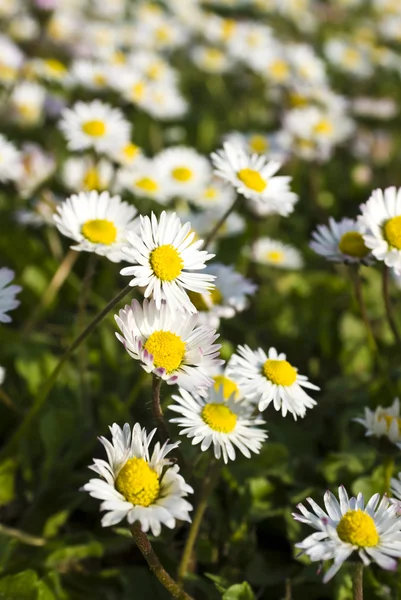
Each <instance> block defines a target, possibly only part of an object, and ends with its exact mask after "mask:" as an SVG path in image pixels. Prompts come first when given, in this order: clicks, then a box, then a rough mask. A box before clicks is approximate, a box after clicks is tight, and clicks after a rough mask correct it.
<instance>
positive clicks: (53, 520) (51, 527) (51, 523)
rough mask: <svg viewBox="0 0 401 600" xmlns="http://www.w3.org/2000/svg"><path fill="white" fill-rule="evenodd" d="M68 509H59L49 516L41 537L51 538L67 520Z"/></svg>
mask: <svg viewBox="0 0 401 600" xmlns="http://www.w3.org/2000/svg"><path fill="white" fill-rule="evenodd" d="M69 514H70V511H68V510H61V511H60V512H57V513H55V514H54V515H52V516H51V517H49V518H48V519H47V521H46V523H45V526H44V529H43V537H45V538H51V537H54V536H56V535H57V533H58V531H59V529H60V527H62V526H63V525H64V523H65V522H66V521H67V519H68V516H69Z"/></svg>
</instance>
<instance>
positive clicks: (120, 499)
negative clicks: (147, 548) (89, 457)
mask: <svg viewBox="0 0 401 600" xmlns="http://www.w3.org/2000/svg"><path fill="white" fill-rule="evenodd" d="M110 432H111V436H112V439H111V442H110V441H109V440H108V439H107V438H104V437H103V436H102V437H100V441H101V443H102V444H103V446H104V447H105V449H106V453H107V461H106V460H103V459H99V458H95V459H94V464H93V465H91V466H90V467H89V468H90V469H92V471H95V473H97V474H98V475H100V479H99V478H96V479H90V480H89V482H88V483H86V484H85V485H84V486H83V488H82V490H84V491H86V492H89V494H90V495H91V496H92V498H98V499H99V500H102V504H101V505H100V510H102V511H106V514H105V515H104V517H103V518H102V525H103V527H110V526H111V525H116V524H117V523H120V521H122V520H123V519H125V518H126V519H127V521H128V523H129V524H130V525H132V524H133V523H135V522H136V521H139V523H140V524H141V529H142V531H144V532H146V531H149V529H150V530H151V532H152V534H153V535H155V536H157V535H159V534H160V532H161V526H162V525H165V526H166V527H168V528H169V529H174V527H175V524H176V520H180V521H191V519H190V516H189V512H190V511H191V510H192V506H191V505H190V504H189V502H187V501H186V500H185V497H186V496H187V495H188V494H192V493H193V489H192V488H191V486H189V485H188V484H186V483H185V480H184V478H183V477H182V475H180V474H179V470H180V468H179V466H178V465H173V464H172V462H173V461H172V460H170V459H168V458H166V456H167V454H168V453H169V452H171V450H173V449H174V448H176V447H177V446H178V445H179V443H180V442H176V443H175V444H168V443H167V442H166V443H165V444H163V446H160V443H159V442H156V444H155V445H154V449H153V452H152V454H150V444H151V441H152V439H153V437H154V435H155V433H156V429H153V431H151V432H150V433H149V434H147V433H146V429H145V428H143V429H142V428H141V426H140V425H139V423H136V424H135V425H134V426H133V428H132V432H131V428H130V426H129V425H128V423H126V424H125V425H124V427H123V428H122V429H121V427H119V426H118V425H117V424H116V423H114V424H113V425H112V426H111V427H110Z"/></svg>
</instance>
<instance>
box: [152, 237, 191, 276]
mask: <svg viewBox="0 0 401 600" xmlns="http://www.w3.org/2000/svg"><path fill="white" fill-rule="evenodd" d="M150 266H151V267H152V269H153V272H154V274H155V275H156V277H158V278H159V279H161V280H162V281H173V280H174V279H176V278H177V277H178V276H179V275H180V274H181V271H182V268H183V266H184V261H183V260H182V258H181V256H180V255H179V254H178V252H177V250H176V249H175V248H174V246H172V245H171V244H164V245H163V246H159V247H158V248H155V249H154V250H153V252H152V253H151V255H150Z"/></svg>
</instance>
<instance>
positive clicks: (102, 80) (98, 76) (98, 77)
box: [93, 73, 107, 86]
mask: <svg viewBox="0 0 401 600" xmlns="http://www.w3.org/2000/svg"><path fill="white" fill-rule="evenodd" d="M93 81H94V82H95V83H96V84H97V85H101V86H103V85H106V83H107V79H106V77H105V76H104V75H103V73H95V74H94V76H93Z"/></svg>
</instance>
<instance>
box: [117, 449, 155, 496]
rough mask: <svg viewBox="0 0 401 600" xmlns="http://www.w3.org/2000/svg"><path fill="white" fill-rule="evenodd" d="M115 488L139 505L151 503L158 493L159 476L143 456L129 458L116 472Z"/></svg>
mask: <svg viewBox="0 0 401 600" xmlns="http://www.w3.org/2000/svg"><path fill="white" fill-rule="evenodd" d="M115 486H116V489H117V490H118V491H119V492H120V494H122V495H123V496H124V498H125V499H126V500H127V501H128V502H131V503H132V504H136V505H139V506H149V505H150V504H153V503H154V502H155V501H156V500H157V498H158V496H159V493H160V482H159V477H158V475H157V473H156V471H154V470H153V469H152V468H151V467H150V466H149V464H148V463H147V462H146V461H145V460H144V459H143V458H130V459H129V460H127V462H126V463H125V465H124V466H123V468H122V469H121V471H120V472H119V474H118V477H117V479H116V482H115Z"/></svg>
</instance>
